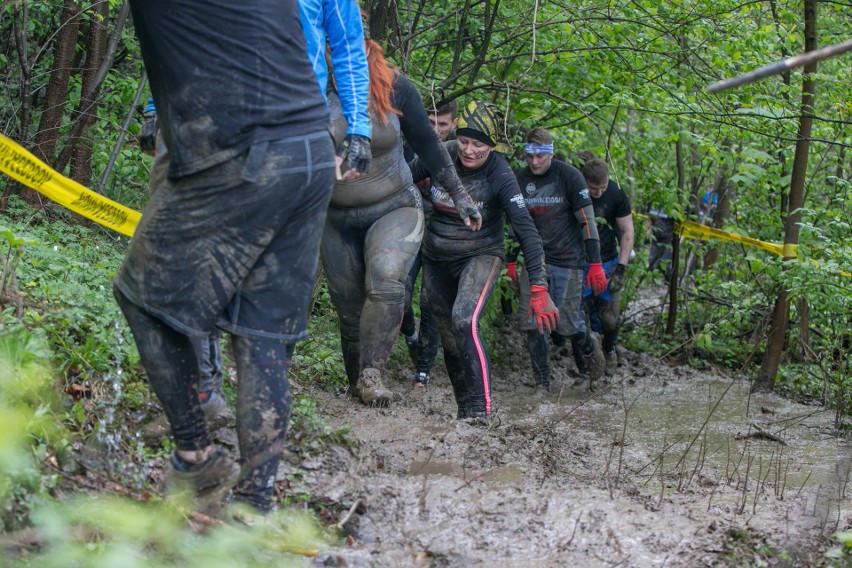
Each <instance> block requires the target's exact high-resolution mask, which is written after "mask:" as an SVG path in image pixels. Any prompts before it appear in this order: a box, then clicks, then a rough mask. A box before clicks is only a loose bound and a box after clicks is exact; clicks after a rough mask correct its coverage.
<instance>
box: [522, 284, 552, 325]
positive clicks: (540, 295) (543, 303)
mask: <svg viewBox="0 0 852 568" xmlns="http://www.w3.org/2000/svg"><path fill="white" fill-rule="evenodd" d="M530 289H531V291H532V297H531V298H530V311H529V312H527V317H530V314H535V323H536V324H537V325H538V331H539V333H541V332H542V331H543V329H546V330H547V332H548V333H550V332H551V331H553V330H554V329H556V324H557V323H559V310H557V309H556V306H555V305H554V304H553V300H551V299H550V294H548V293H547V288H545V287H544V286H537V285H533V286H530Z"/></svg>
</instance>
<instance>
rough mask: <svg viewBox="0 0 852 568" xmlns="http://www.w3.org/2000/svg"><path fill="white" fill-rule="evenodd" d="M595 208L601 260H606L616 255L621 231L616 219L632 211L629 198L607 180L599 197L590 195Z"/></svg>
mask: <svg viewBox="0 0 852 568" xmlns="http://www.w3.org/2000/svg"><path fill="white" fill-rule="evenodd" d="M592 205H593V206H594V208H595V222H596V223H597V225H598V236H599V237H600V240H601V261H603V262H607V261H609V260H612V259H613V258H615V257H617V256H618V246H619V242H618V241H619V238H620V236H621V233H620V231H619V229H618V222H617V221H616V219H618V218H620V217H627V216H629V215H630V214H631V213H632V210H631V208H630V200H628V199H627V194H625V193H624V190H622V189H621V188H620V187H618V184H617V183H615V182H614V181H613V180H609V184H608V185H607V186H606V191H605V192H604V193H603V195H601V196H600V197H592Z"/></svg>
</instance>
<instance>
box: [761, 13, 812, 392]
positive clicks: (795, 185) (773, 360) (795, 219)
mask: <svg viewBox="0 0 852 568" xmlns="http://www.w3.org/2000/svg"><path fill="white" fill-rule="evenodd" d="M816 48H817V0H805V51H813V50H815V49H816ZM816 69H817V65H816V63H811V64H808V65H806V66H805V68H804V73H805V79H804V81H803V82H802V103H801V111H800V113H799V133H798V136H797V137H796V152H795V155H794V156H793V174H792V177H791V179H790V197H789V200H788V203H789V205H788V211H787V215H786V217H785V219H784V260H785V261H791V260H793V258H795V255H794V250H795V247H796V246H797V245H798V244H799V223H800V222H801V211H800V209H801V207H802V206H803V205H804V201H805V177H806V174H807V169H808V151H809V148H810V137H811V128H812V126H813V113H814V101H815V99H816V80H815V77H814V74H815V73H816ZM786 269H787V266H786V265H785V266H784V270H786ZM789 319H790V290H789V289H788V288H787V287H786V286H782V287H781V290H779V292H778V296H777V297H776V299H775V307H774V309H773V312H772V326H771V328H770V332H769V341H768V343H767V346H766V351H765V352H764V356H763V362H762V364H761V366H760V371H759V372H758V374H757V378H756V379H755V381H754V383H752V390H753V391H771V390H772V389H773V387H774V385H775V376H776V375H777V374H778V367H779V365H780V364H781V356H782V354H783V353H784V344H785V342H786V341H785V340H786V336H787V327H788V325H789Z"/></svg>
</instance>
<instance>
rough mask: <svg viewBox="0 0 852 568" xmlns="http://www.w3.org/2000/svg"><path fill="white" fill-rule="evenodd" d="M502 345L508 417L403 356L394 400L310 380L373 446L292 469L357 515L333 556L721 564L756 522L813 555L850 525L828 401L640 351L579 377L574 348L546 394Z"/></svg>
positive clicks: (509, 341)
mask: <svg viewBox="0 0 852 568" xmlns="http://www.w3.org/2000/svg"><path fill="white" fill-rule="evenodd" d="M500 341H501V349H509V350H510V351H512V350H516V352H517V357H516V358H514V359H512V360H511V361H510V364H508V365H505V367H507V368H508V370H504V369H503V367H502V366H501V368H496V369H495V370H494V376H493V398H494V401H495V405H496V408H497V411H496V414H497V416H498V417H499V422H500V424H499V426H498V427H493V428H490V429H488V428H484V427H481V426H473V425H471V424H469V423H466V422H463V421H457V420H455V412H456V408H455V403H454V400H453V396H452V389H451V387H450V384H449V380H448V378H447V377H446V374H445V373H444V372H443V369H437V370H436V372H435V375H434V377H433V380H432V381H431V382H430V384H429V386H428V387H427V388H426V389H415V388H413V386H412V384H411V383H410V382H409V380H408V378H409V375H410V374H411V370H410V369H409V368H408V367H406V366H399V367H398V368H397V367H394V366H393V365H392V366H391V367H390V368H389V369H388V372H387V376H386V385H387V386H389V387H390V388H391V390H393V392H394V395H395V396H394V400H393V404H392V405H391V406H390V407H389V408H382V409H378V408H367V407H365V406H363V405H361V404H360V403H357V402H355V401H354V400H353V399H351V398H350V397H348V396H347V395H343V394H335V393H325V392H311V393H310V394H311V396H313V397H314V398H315V399H316V401H317V406H318V408H319V412H320V414H321V415H322V416H323V417H324V418H325V419H326V420H328V421H329V422H330V423H331V424H334V425H343V424H348V425H349V426H350V427H351V429H352V433H353V436H354V437H355V438H357V439H358V440H360V444H361V445H360V448H359V449H358V450H357V452H356V453H355V454H352V453H350V452H346V451H344V450H342V449H338V448H336V449H333V450H330V451H329V452H326V454H324V455H322V456H320V457H319V458H314V459H313V460H312V463H311V467H310V469H307V468H303V467H302V466H301V464H297V463H294V464H292V465H291V466H290V467H291V468H292V469H291V472H293V473H295V472H298V474H299V475H300V476H301V481H300V482H301V483H302V484H304V487H305V489H306V490H309V491H310V492H311V493H312V494H313V495H314V496H316V497H317V498H318V499H322V500H324V501H325V502H330V503H337V504H339V508H340V509H341V510H343V511H346V510H351V511H352V512H353V514H352V515H351V516H349V518H348V520H347V522H346V523H345V525H344V528H345V530H346V531H347V532H348V533H349V534H351V535H352V538H351V542H352V544H351V545H347V546H341V547H340V548H339V549H337V550H334V551H332V552H329V553H326V554H325V555H324V556H323V557H321V559H320V560H319V562H320V563H324V564H325V565H337V566H519V567H524V566H531V567H532V566H536V567H539V566H616V565H617V566H637V567H641V566H719V565H727V564H728V562H729V557H728V556H727V554H728V545H727V543H729V542H730V539H731V536H730V535H731V534H733V532H735V531H743V530H744V529H745V528H746V527H747V528H748V530H749V531H751V532H752V534H757V535H760V537H761V538H765V539H766V540H767V542H768V543H769V544H771V545H775V546H777V547H779V548H783V549H785V550H787V551H791V553H795V554H798V555H799V558H800V559H803V560H800V563H803V564H804V565H809V563H810V562H811V561H815V560H814V559H817V560H818V559H819V554H820V551H819V550H817V548H818V546H819V545H818V544H817V543H824V542H825V541H824V539H823V537H824V536H825V535H826V534H831V533H832V532H833V531H835V530H839V529H848V527H849V526H850V525H852V505H850V499H849V489H848V487H847V484H848V482H849V480H850V446H849V442H848V441H844V440H843V439H842V438H839V437H836V436H835V434H834V432H833V431H832V418H833V417H832V415H831V413H830V412H823V411H821V409H820V408H817V407H809V406H803V405H799V404H796V403H793V402H790V401H787V400H784V399H782V398H780V397H777V396H775V395H752V396H751V397H750V396H749V394H748V383H747V382H745V381H743V380H731V379H729V378H726V377H723V376H721V375H720V374H716V373H714V372H712V371H696V370H694V369H691V368H688V367H669V366H666V365H663V364H657V363H654V362H652V361H649V360H648V359H647V358H646V357H645V356H639V355H635V354H629V353H625V354H624V357H622V363H623V365H622V367H620V369H619V373H618V376H617V377H616V380H615V381H614V384H612V385H611V386H610V387H609V388H608V389H606V390H604V391H602V392H596V393H593V394H590V393H588V392H587V391H586V392H576V391H575V389H572V388H570V387H569V384H570V381H571V376H570V358H569V359H568V360H567V361H564V362H563V363H557V364H559V365H560V369H559V373H557V381H556V384H555V385H554V386H555V388H554V392H553V393H551V394H548V395H543V394H541V393H538V392H536V391H535V389H533V388H531V387H530V386H529V384H530V383H531V382H532V381H531V379H530V376H531V372H530V371H529V368H528V362H527V361H526V357H527V355H526V350H525V349H523V347H522V345H523V344H522V343H521V338H520V336H519V335H518V334H515V333H514V332H512V331H511V330H509V331H507V332H506V336H505V337H503V338H502V339H501V340H500ZM502 343H505V344H506V345H505V346H503V345H502ZM504 359H505V358H504ZM504 362H505V361H504ZM648 369H652V370H651V371H649V370H648ZM640 375H644V376H640ZM625 408H628V409H629V410H627V411H625ZM625 418H626V427H625ZM823 549H824V548H823Z"/></svg>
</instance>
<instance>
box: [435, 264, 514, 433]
mask: <svg viewBox="0 0 852 568" xmlns="http://www.w3.org/2000/svg"><path fill="white" fill-rule="evenodd" d="M502 262H503V261H502V260H500V258H499V257H496V256H476V257H473V258H471V259H469V260H467V261H465V262H463V263H459V264H456V265H449V264H440V265H435V264H431V263H430V262H429V261H428V259H427V260H426V261H425V263H424V271H423V277H424V280H423V281H424V284H425V286H426V294H427V296H428V298H429V306H430V307H431V309H432V316H433V317H434V320H435V324H436V326H437V328H438V332H439V333H440V336H441V343H442V344H443V346H444V362H445V363H446V366H447V374H448V375H449V376H450V381H451V382H452V384H453V391H454V392H455V396H456V403H457V404H458V411H459V418H466V417H469V416H473V415H476V414H482V413H485V414H490V413H491V410H492V404H491V368H490V364H489V361H488V353H487V352H486V350H485V343H484V342H483V341H482V337H481V336H480V334H479V319H480V318H481V317H482V313H483V312H484V311H485V306H486V304H487V303H488V298H489V297H490V296H491V293H492V292H493V291H494V288H495V286H496V284H497V278H498V277H499V276H500V267H501V265H502Z"/></svg>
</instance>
